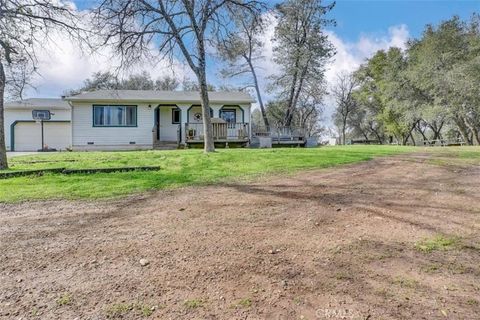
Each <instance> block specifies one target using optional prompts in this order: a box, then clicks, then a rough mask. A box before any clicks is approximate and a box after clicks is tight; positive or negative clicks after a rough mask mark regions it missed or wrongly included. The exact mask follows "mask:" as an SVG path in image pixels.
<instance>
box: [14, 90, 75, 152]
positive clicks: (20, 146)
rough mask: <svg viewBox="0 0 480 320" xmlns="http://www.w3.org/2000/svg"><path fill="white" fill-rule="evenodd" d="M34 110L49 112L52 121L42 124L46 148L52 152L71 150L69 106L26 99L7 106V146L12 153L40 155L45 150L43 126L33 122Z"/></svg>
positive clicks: (59, 100)
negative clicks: (38, 153) (52, 150)
mask: <svg viewBox="0 0 480 320" xmlns="http://www.w3.org/2000/svg"><path fill="white" fill-rule="evenodd" d="M33 110H48V111H50V113H51V119H50V120H47V121H44V122H43V127H44V128H43V134H44V144H45V146H48V148H51V149H57V150H65V149H67V148H69V147H70V146H71V144H72V143H71V141H72V138H71V124H70V117H71V115H70V106H69V105H68V103H67V102H65V101H63V100H61V99H26V100H22V101H13V102H9V103H6V104H5V140H6V141H5V143H6V146H7V150H10V151H37V150H39V149H41V148H42V126H41V123H40V122H38V121H35V120H33V118H32V111H33Z"/></svg>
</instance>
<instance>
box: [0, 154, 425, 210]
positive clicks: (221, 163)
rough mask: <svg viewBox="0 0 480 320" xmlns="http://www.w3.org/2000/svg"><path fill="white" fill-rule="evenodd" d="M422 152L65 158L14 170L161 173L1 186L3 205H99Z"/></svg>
mask: <svg viewBox="0 0 480 320" xmlns="http://www.w3.org/2000/svg"><path fill="white" fill-rule="evenodd" d="M413 150H416V149H414V148H411V147H396V146H347V147H324V148H314V149H299V148H292V149H263V150H259V149H230V150H225V149H223V150H218V152H216V153H213V154H204V153H203V152H202V151H201V150H175V151H153V150H152V151H132V152H65V153H50V154H39V155H34V156H22V157H16V158H12V159H10V170H25V169H42V168H59V167H60V168H63V167H64V168H105V167H119V166H153V165H157V166H160V167H161V170H158V171H144V172H142V171H134V172H116V173H96V174H74V175H63V174H56V173H55V174H54V173H48V174H45V175H44V176H28V177H16V178H9V179H2V180H0V202H17V201H25V200H35V199H80V198H86V199H95V198H104V197H115V196H120V195H125V194H131V193H138V192H141V191H144V190H157V189H163V188H172V187H177V186H185V185H193V184H208V183H214V182H222V181H227V180H229V181H231V180H233V179H237V180H238V179H245V178H251V177H254V176H258V175H261V174H271V173H280V172H282V173H291V172H295V171H298V170H302V169H313V168H325V167H331V166H335V165H340V164H346V163H353V162H358V161H364V160H368V159H371V158H373V157H376V156H384V155H392V154H397V153H402V152H411V151H413Z"/></svg>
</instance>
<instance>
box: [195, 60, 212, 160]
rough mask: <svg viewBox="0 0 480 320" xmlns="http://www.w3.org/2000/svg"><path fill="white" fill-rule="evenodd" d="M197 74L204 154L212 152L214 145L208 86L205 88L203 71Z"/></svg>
mask: <svg viewBox="0 0 480 320" xmlns="http://www.w3.org/2000/svg"><path fill="white" fill-rule="evenodd" d="M199 69H200V70H199V72H198V75H197V77H198V82H199V84H200V99H201V100H202V118H203V136H204V137H203V139H204V140H203V141H204V149H203V150H204V151H205V152H207V153H208V152H214V151H215V143H214V141H213V129H212V120H211V118H210V101H209V99H208V86H207V77H206V75H205V69H203V70H202V69H201V68H199Z"/></svg>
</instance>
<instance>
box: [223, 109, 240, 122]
mask: <svg viewBox="0 0 480 320" xmlns="http://www.w3.org/2000/svg"><path fill="white" fill-rule="evenodd" d="M221 118H222V119H223V120H225V121H226V122H227V123H236V122H237V110H235V109H223V110H222V111H221Z"/></svg>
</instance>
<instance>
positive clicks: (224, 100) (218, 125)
mask: <svg viewBox="0 0 480 320" xmlns="http://www.w3.org/2000/svg"><path fill="white" fill-rule="evenodd" d="M64 100H65V101H66V102H68V103H69V105H70V107H71V119H72V135H71V137H72V143H71V144H72V149H73V150H128V149H152V148H169V147H171V148H174V147H176V146H178V145H193V144H199V145H200V144H203V140H204V135H203V122H202V111H201V106H200V104H201V100H200V94H199V93H198V92H184V91H149V90H97V91H91V92H84V93H80V94H77V95H73V96H69V97H65V98H64ZM209 100H210V116H211V117H212V123H213V134H214V139H215V142H216V143H219V144H224V145H228V144H229V143H230V144H231V143H236V144H244V145H248V143H249V141H250V138H251V126H250V123H251V121H250V109H251V104H252V102H254V100H253V99H252V97H251V96H250V95H249V94H248V93H244V92H210V93H209Z"/></svg>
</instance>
